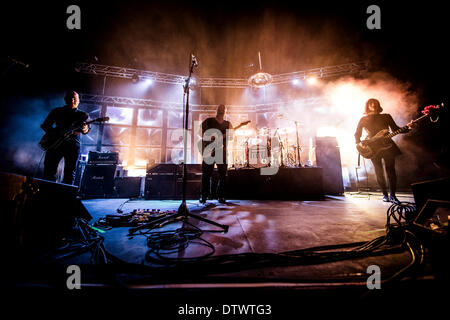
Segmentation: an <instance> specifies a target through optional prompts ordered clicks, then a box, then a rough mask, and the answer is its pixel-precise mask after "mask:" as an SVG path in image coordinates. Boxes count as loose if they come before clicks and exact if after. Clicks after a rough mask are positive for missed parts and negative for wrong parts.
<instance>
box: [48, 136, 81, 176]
mask: <svg viewBox="0 0 450 320" xmlns="http://www.w3.org/2000/svg"><path fill="white" fill-rule="evenodd" d="M79 154H80V145H79V144H78V143H72V142H67V143H63V144H62V145H61V146H59V147H58V148H55V149H49V150H47V152H46V153H45V160H44V179H46V180H50V181H55V180H56V177H55V175H56V170H57V169H58V165H59V162H60V161H61V159H62V158H64V178H63V181H62V183H66V184H72V183H73V180H74V178H75V171H76V168H77V162H78V156H79Z"/></svg>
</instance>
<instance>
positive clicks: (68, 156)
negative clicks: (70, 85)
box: [41, 91, 90, 184]
mask: <svg viewBox="0 0 450 320" xmlns="http://www.w3.org/2000/svg"><path fill="white" fill-rule="evenodd" d="M64 101H65V102H66V105H65V106H63V107H58V108H55V109H53V110H51V111H50V113H49V114H48V116H47V118H46V119H45V120H44V122H43V123H42V125H41V128H42V130H44V131H45V135H44V137H43V139H42V140H41V146H43V145H44V144H47V145H48V146H47V148H45V149H46V154H45V160H44V179H46V180H50V181H55V180H56V178H55V175H56V170H57V168H58V164H59V162H60V161H61V159H62V158H64V178H63V181H62V182H63V183H66V184H72V183H73V179H74V177H75V169H76V165H77V161H78V157H79V153H80V140H79V135H80V134H87V133H88V132H89V130H90V129H89V127H88V125H87V124H86V123H85V122H86V120H87V119H88V115H87V113H85V112H83V111H81V110H78V104H79V103H80V98H79V96H78V93H76V92H75V91H68V92H67V93H66V95H65V97H64ZM67 132H70V134H67ZM54 141H56V142H57V143H53V142H54ZM45 142H47V143H45Z"/></svg>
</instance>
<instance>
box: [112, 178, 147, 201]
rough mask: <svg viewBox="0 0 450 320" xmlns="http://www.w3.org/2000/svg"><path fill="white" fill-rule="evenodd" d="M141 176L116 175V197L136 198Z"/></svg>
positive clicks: (138, 194)
mask: <svg viewBox="0 0 450 320" xmlns="http://www.w3.org/2000/svg"><path fill="white" fill-rule="evenodd" d="M141 180H142V178H141V177H116V178H115V179H114V187H115V190H116V195H117V197H118V198H138V197H139V196H140V194H141Z"/></svg>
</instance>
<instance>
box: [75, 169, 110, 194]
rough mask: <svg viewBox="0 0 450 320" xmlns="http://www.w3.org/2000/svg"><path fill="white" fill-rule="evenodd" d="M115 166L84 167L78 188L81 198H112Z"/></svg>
mask: <svg viewBox="0 0 450 320" xmlns="http://www.w3.org/2000/svg"><path fill="white" fill-rule="evenodd" d="M115 172H116V166H115V165H89V164H88V165H86V167H85V170H84V174H83V179H82V182H81V187H80V194H81V195H82V197H83V198H106V197H113V196H114V195H115V191H114V175H115Z"/></svg>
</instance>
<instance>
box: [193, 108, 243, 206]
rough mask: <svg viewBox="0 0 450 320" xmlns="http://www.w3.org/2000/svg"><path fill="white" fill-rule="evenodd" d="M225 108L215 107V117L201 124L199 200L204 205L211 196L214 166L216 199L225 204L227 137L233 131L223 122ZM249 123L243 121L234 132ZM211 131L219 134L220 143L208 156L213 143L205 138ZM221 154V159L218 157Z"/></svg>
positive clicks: (229, 125) (225, 121) (230, 125)
mask: <svg viewBox="0 0 450 320" xmlns="http://www.w3.org/2000/svg"><path fill="white" fill-rule="evenodd" d="M225 113H226V107H225V105H223V104H221V105H219V106H218V107H217V114H216V116H215V117H211V118H207V119H206V120H204V121H203V122H202V139H203V148H202V156H203V161H202V196H201V199H200V203H202V204H205V203H206V200H207V199H208V197H209V196H210V194H211V176H212V173H213V170H214V164H216V165H217V170H218V173H219V181H218V184H217V197H218V200H219V202H220V203H226V200H225V177H226V175H227V166H228V165H227V135H228V130H232V129H233V125H232V124H231V122H229V121H227V120H225ZM249 122H250V121H245V122H243V123H241V124H239V125H238V126H237V127H236V128H234V130H236V129H238V128H240V127H242V126H244V125H247V124H248V123H249ZM211 130H213V131H216V132H219V133H220V136H221V137H219V139H221V140H222V141H218V148H217V149H214V150H211V151H212V152H210V154H209V153H208V152H207V151H206V149H207V147H208V145H210V144H211V143H212V142H213V141H214V137H213V136H211V137H210V138H211V139H207V140H208V141H205V137H206V136H208V134H205V133H208V132H211ZM216 153H217V154H218V155H219V157H218V158H219V159H220V160H219V161H215V156H216ZM220 154H221V157H220Z"/></svg>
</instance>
